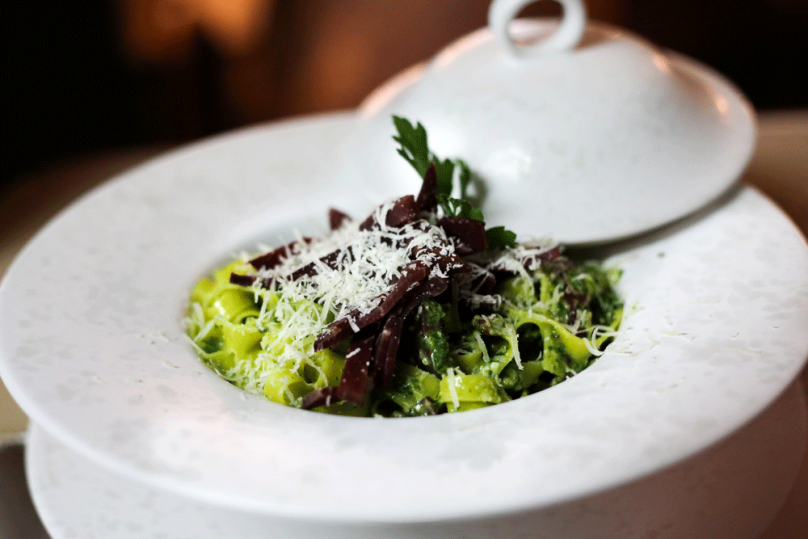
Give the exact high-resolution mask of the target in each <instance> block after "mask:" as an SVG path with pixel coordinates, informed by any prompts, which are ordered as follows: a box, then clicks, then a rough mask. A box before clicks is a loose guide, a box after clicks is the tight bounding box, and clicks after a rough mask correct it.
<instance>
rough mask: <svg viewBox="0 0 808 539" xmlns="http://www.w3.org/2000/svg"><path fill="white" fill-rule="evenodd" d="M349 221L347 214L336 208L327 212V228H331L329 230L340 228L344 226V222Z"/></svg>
mask: <svg viewBox="0 0 808 539" xmlns="http://www.w3.org/2000/svg"><path fill="white" fill-rule="evenodd" d="M350 220H351V218H350V217H349V216H348V214H347V213H343V212H341V211H339V210H338V209H336V208H331V209H330V210H328V226H329V227H330V228H331V230H337V229H339V228H342V225H344V224H345V222H346V221H350Z"/></svg>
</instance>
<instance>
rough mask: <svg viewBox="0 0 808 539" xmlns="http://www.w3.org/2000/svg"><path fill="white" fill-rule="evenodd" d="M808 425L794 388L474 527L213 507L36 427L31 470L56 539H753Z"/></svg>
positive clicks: (796, 458)
mask: <svg viewBox="0 0 808 539" xmlns="http://www.w3.org/2000/svg"><path fill="white" fill-rule="evenodd" d="M806 423H807V422H806V411H805V396H804V392H803V390H802V385H801V384H800V383H799V381H797V382H795V383H793V384H792V385H791V387H790V388H789V389H787V390H786V391H785V393H783V394H782V395H781V396H780V397H779V398H778V399H777V400H776V401H775V402H774V403H773V404H772V405H771V406H769V407H768V408H767V409H766V410H765V411H764V412H763V413H761V414H760V415H758V416H757V417H755V419H753V420H752V421H751V422H750V423H749V424H747V425H746V426H745V427H743V428H741V429H740V430H738V431H737V432H735V433H734V434H732V435H731V436H729V437H727V438H726V439H724V440H722V441H721V442H720V443H718V444H715V445H714V446H711V447H710V448H708V449H707V450H705V451H702V452H700V453H699V454H698V455H696V456H694V457H691V458H689V459H686V460H684V461H682V462H680V463H677V464H676V465H674V466H671V467H668V468H666V469H665V470H664V471H662V472H660V473H656V474H651V475H650V476H648V477H646V478H644V479H643V480H641V481H635V482H631V483H629V484H627V485H623V486H620V487H617V488H614V489H611V490H607V491H605V492H598V493H595V494H593V495H590V496H584V497H582V498H577V499H575V500H573V501H572V502H570V503H566V504H562V505H560V506H550V507H546V506H545V507H540V508H537V510H536V511H530V512H526V513H516V514H508V515H502V516H501V517H499V518H487V519H485V520H484V521H481V520H473V521H471V522H469V521H464V520H460V521H453V522H409V523H407V522H403V523H402V522H388V523H375V524H370V523H362V524H361V525H358V526H357V525H354V526H340V525H335V524H333V523H330V522H313V521H303V522H300V521H297V522H296V521H295V520H294V519H275V518H271V517H268V516H267V515H262V514H258V513H250V512H246V511H238V510H235V509H232V508H222V507H216V506H214V505H210V504H205V503H202V502H199V501H197V500H189V499H187V498H183V497H181V496H177V495H176V494H173V493H171V492H166V491H162V490H159V489H155V488H153V487H151V486H149V485H145V484H142V483H140V482H138V481H133V480H131V479H129V478H126V477H122V476H120V475H118V474H116V473H114V472H113V471H111V470H107V469H104V468H103V467H102V466H100V465H98V464H97V463H95V462H93V461H91V460H88V459H87V458H86V457H85V456H83V455H80V454H77V453H76V452H75V451H73V450H71V449H70V448H68V447H65V446H64V445H63V444H61V443H60V442H59V441H57V440H55V439H54V438H53V437H51V436H50V435H48V434H47V433H46V432H45V431H43V430H42V429H40V428H38V427H37V426H36V425H32V426H31V429H30V431H29V433H28V438H27V443H26V452H25V467H26V475H27V478H28V484H29V486H30V490H31V496H32V497H33V500H34V503H35V504H36V508H37V511H38V512H39V515H40V517H41V519H42V521H43V523H44V524H45V526H46V528H47V530H48V533H49V534H50V535H51V537H52V538H53V539H76V538H81V539H145V538H147V537H152V538H154V539H169V538H170V539H222V538H224V537H226V538H227V539H289V538H290V537H292V538H294V539H320V538H322V537H329V538H331V539H380V538H384V539H388V538H389V539H392V538H396V539H399V538H412V537H418V538H433V537H441V538H442V539H491V538H492V537H505V536H507V538H508V539H521V538H525V539H527V538H530V539H561V538H567V537H568V538H571V539H590V538H592V539H594V538H597V539H600V538H603V537H610V538H611V537H655V538H657V539H682V538H683V537H709V538H710V539H725V538H726V539H757V538H758V537H759V536H760V533H761V531H762V530H763V528H764V527H765V526H766V525H767V524H768V523H769V522H770V520H771V519H772V517H773V516H774V515H775V514H776V512H777V511H778V509H779V508H780V507H781V506H782V504H783V500H784V499H785V498H786V496H787V495H788V493H789V491H790V490H791V486H792V485H793V483H794V478H795V476H796V473H797V470H798V469H799V466H800V463H801V462H802V458H803V455H804V454H805V437H806V432H807V431H808V429H807V428H806V427H808V425H807V424H806ZM762 454H765V455H766V457H767V458H765V459H761V458H760V455H762ZM647 507H653V510H652V511H648V510H645V508H647ZM505 530H507V532H505ZM506 534H507V535H506Z"/></svg>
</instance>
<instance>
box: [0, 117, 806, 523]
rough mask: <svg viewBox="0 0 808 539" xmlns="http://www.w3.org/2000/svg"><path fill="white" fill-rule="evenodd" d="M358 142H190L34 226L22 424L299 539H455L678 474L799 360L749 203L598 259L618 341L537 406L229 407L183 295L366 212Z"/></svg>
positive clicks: (244, 401)
mask: <svg viewBox="0 0 808 539" xmlns="http://www.w3.org/2000/svg"><path fill="white" fill-rule="evenodd" d="M355 128H356V119H355V118H354V117H353V116H351V115H336V116H326V117H321V118H314V119H309V120H305V121H295V122H289V123H285V124H278V125H271V126H266V127H261V128H256V129H251V130H246V131H240V132H237V133H233V134H230V135H227V136H224V137H219V138H215V139H212V140H209V141H206V142H203V143H200V144H196V145H193V146H190V147H188V148H185V149H182V150H179V151H177V152H174V153H171V154H169V155H167V156H165V157H162V158H160V159H158V160H155V161H153V162H151V163H148V164H146V165H144V166H141V167H139V168H137V169H134V170H132V171H130V172H128V173H126V174H124V175H122V176H120V177H119V178H117V179H115V180H114V181H111V182H110V183H108V184H106V185H104V186H102V187H101V188H99V189H96V190H95V191H93V192H92V193H90V194H89V195H88V196H86V197H84V198H83V199H81V200H80V201H79V202H78V203H76V204H74V205H73V206H72V207H70V208H69V209H68V210H66V211H65V212H63V213H62V214H60V215H59V216H58V217H57V218H56V219H54V220H53V221H52V222H51V223H50V224H49V225H48V226H46V227H45V228H44V229H43V230H42V231H40V232H39V234H38V235H37V236H36V237H35V238H34V240H33V241H32V242H31V243H30V244H29V245H28V246H26V248H25V249H24V250H23V251H22V252H21V254H20V255H19V256H18V258H17V259H16V260H15V262H14V263H13V265H12V266H11V268H10V269H9V271H8V273H7V275H6V277H5V279H4V281H3V283H2V286H0V375H2V377H3V380H4V382H5V383H6V385H7V387H8V389H9V391H10V392H11V394H12V396H13V397H14V398H15V399H16V400H17V402H18V403H19V404H20V405H21V406H22V408H23V409H24V410H25V412H26V413H27V414H28V415H29V416H30V417H31V419H32V421H33V422H34V423H36V424H37V425H39V426H40V427H41V428H42V429H44V430H45V431H46V432H47V433H48V434H49V436H52V437H54V438H55V439H56V440H58V441H59V443H61V444H64V445H65V446H67V447H69V448H71V449H72V450H73V451H76V452H77V453H78V454H80V455H83V456H84V458H86V459H89V460H91V461H93V462H95V463H97V464H98V465H100V466H103V467H106V468H107V469H109V470H111V471H113V472H114V473H116V474H121V475H123V476H126V477H129V478H131V479H134V480H135V481H137V482H141V483H143V484H145V485H149V486H150V488H155V489H158V490H160V491H165V492H170V493H173V494H174V495H177V496H180V497H183V498H186V499H190V500H197V501H199V502H202V503H205V504H212V505H215V506H217V507H221V508H225V509H227V508H229V509H232V510H237V511H246V512H248V513H251V514H254V515H261V516H262V518H265V519H268V520H269V521H273V519H274V521H277V522H286V523H288V522H293V523H296V524H295V525H296V526H298V528H296V529H298V531H300V533H301V535H299V536H300V537H303V536H304V535H303V533H304V532H303V530H305V529H306V526H307V525H308V526H311V525H313V523H323V522H328V523H330V525H333V526H334V529H339V530H342V531H345V530H347V529H350V530H354V531H356V530H361V529H365V530H366V532H362V533H370V532H368V531H367V530H372V529H373V525H374V523H376V524H378V525H386V524H389V523H403V522H410V523H412V522H421V523H428V522H432V523H435V526H438V527H439V526H440V523H445V522H448V521H452V522H455V523H458V522H465V523H466V525H465V528H463V530H464V531H463V532H462V533H461V532H458V533H461V535H462V534H465V535H466V536H468V537H471V536H474V534H475V533H478V534H479V533H482V532H475V531H474V530H475V529H480V530H481V529H483V528H479V526H477V524H475V523H479V522H481V519H482V520H490V519H497V518H499V517H500V516H502V515H506V514H513V513H514V512H519V511H535V510H537V508H547V507H549V506H553V505H558V504H561V505H563V504H565V503H568V502H570V501H571V500H575V499H580V498H581V497H583V496H586V495H590V494H592V493H595V492H601V491H604V490H607V489H611V488H614V487H616V486H618V485H621V484H625V483H626V482H629V481H631V480H634V479H637V478H640V477H643V476H647V475H648V474H652V473H655V472H658V471H659V470H661V469H662V468H664V467H666V466H669V465H671V464H674V463H677V462H681V461H682V460H683V459H685V458H687V457H688V456H691V455H693V454H694V453H696V452H698V451H701V450H703V449H705V448H707V447H708V446H710V445H711V444H713V443H715V442H716V441H718V440H720V439H722V438H724V437H725V436H727V435H728V434H729V433H731V432H733V431H735V430H736V429H738V428H739V427H741V426H742V425H744V424H745V423H747V422H748V421H749V420H750V419H752V418H753V417H755V416H756V415H757V414H758V413H760V412H761V411H762V410H764V409H765V408H766V407H767V406H768V405H769V404H770V403H772V402H773V401H774V400H775V398H776V397H777V396H778V395H779V394H780V393H781V392H783V391H784V390H785V388H786V387H787V386H788V385H789V384H790V383H791V381H792V380H793V379H794V377H795V375H796V374H797V373H798V372H799V370H800V368H801V366H802V365H803V363H804V361H805V358H806V356H808V335H806V333H805V328H806V327H808V249H806V246H805V242H804V240H803V239H802V237H801V236H800V234H799V233H798V232H797V230H796V229H795V228H794V226H793V225H792V224H791V223H790V221H789V220H788V219H787V218H786V217H785V216H784V215H783V214H782V213H781V212H780V210H778V209H777V208H776V207H775V206H774V205H773V204H771V203H770V202H769V201H768V200H767V199H766V198H765V197H763V196H762V195H760V194H759V193H758V192H756V191H754V190H752V189H749V188H741V189H739V190H737V191H736V192H734V193H732V194H731V195H730V196H727V197H726V198H725V199H723V200H722V201H721V202H720V204H716V205H715V206H714V207H712V208H710V209H709V210H706V211H704V212H702V213H701V214H699V215H697V216H694V217H693V218H691V219H690V220H688V221H687V222H683V223H680V225H679V226H678V227H676V228H675V229H670V230H666V231H664V232H660V233H659V234H657V235H655V236H651V237H645V238H643V239H642V240H641V241H637V242H636V243H633V244H623V245H619V246H615V247H614V251H613V254H612V255H611V256H610V257H609V259H608V260H607V263H608V264H613V265H619V266H620V267H622V268H623V270H624V277H623V280H622V282H621V286H620V289H621V292H622V293H623V294H624V297H625V300H626V304H627V313H626V316H625V321H624V324H623V327H622V328H621V331H620V334H619V336H618V337H617V339H616V341H615V342H614V343H613V344H612V345H611V346H610V347H609V348H608V350H607V352H606V353H605V354H604V355H603V356H602V357H601V358H600V359H599V360H598V361H597V362H596V363H595V364H594V365H593V366H592V367H591V368H589V369H588V370H586V371H585V372H584V373H582V374H581V375H579V376H576V377H575V378H573V379H571V380H569V381H566V382H564V383H563V384H560V385H559V386H557V387H554V388H552V389H550V390H547V391H545V392H542V393H539V394H537V395H533V396H531V397H527V398H523V399H520V400H517V401H514V402H510V403H506V404H502V405H498V406H495V407H491V408H488V409H483V410H478V411H474V412H469V413H462V414H453V415H443V416H438V417H431V418H415V419H402V420H374V419H357V418H346V417H334V416H327V415H320V414H315V413H311V412H306V411H302V410H297V409H291V408H286V407H283V406H279V405H276V404H273V403H271V402H269V401H266V400H265V399H263V398H258V397H254V396H251V395H247V394H245V393H243V392H242V391H240V390H238V389H237V388H235V387H234V386H231V385H229V384H228V383H226V382H225V381H223V380H222V379H221V378H219V377H218V376H217V375H215V374H214V373H213V372H211V371H210V370H208V369H207V368H206V367H204V366H203V365H202V364H201V363H200V361H199V360H198V358H197V357H196V356H195V354H194V352H193V351H192V350H191V348H190V346H189V345H188V343H187V342H186V341H185V338H184V335H183V330H182V327H181V323H180V320H181V318H182V315H183V310H184V308H185V305H186V301H187V297H188V291H189V289H190V287H191V285H192V284H193V283H194V282H195V281H196V280H197V279H198V278H199V277H200V276H201V275H203V274H204V273H206V272H207V271H208V270H210V269H211V268H213V267H215V266H216V265H217V264H219V263H220V262H222V261H223V260H224V259H225V258H226V257H227V256H228V254H229V253H231V252H233V251H236V250H238V249H241V248H243V247H246V246H251V245H254V244H255V243H256V242H257V241H259V240H262V241H264V242H269V243H274V242H276V241H280V240H276V238H278V236H279V235H281V234H285V235H286V238H289V237H290V236H291V234H290V232H289V231H290V229H291V228H292V227H294V226H298V227H301V228H302V229H308V230H311V229H312V228H314V226H313V225H312V224H311V222H312V220H313V221H316V222H317V223H325V211H326V209H327V208H328V206H329V205H335V206H337V207H341V208H343V209H345V210H347V211H349V212H351V213H353V214H355V215H361V214H362V213H363V212H366V211H368V210H370V209H371V208H372V207H373V205H374V202H370V201H367V200H363V199H361V198H355V197H354V194H355V193H357V192H358V191H361V189H362V187H361V184H360V183H358V182H357V183H351V184H345V183H335V182H334V179H333V168H332V164H333V162H334V161H335V160H336V159H338V157H339V155H340V152H341V148H340V144H339V141H340V140H342V139H343V138H344V137H345V135H346V133H350V132H351V130H352V129H355ZM376 202H378V201H376ZM528 524H530V523H529V522H528ZM284 525H286V524H284ZM363 526H364V528H363ZM357 533H360V532H357ZM357 536H358V535H357Z"/></svg>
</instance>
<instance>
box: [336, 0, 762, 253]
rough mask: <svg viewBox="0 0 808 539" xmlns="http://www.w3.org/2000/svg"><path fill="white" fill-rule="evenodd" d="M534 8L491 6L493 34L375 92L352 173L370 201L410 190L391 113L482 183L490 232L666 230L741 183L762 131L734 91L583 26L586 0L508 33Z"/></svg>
mask: <svg viewBox="0 0 808 539" xmlns="http://www.w3.org/2000/svg"><path fill="white" fill-rule="evenodd" d="M529 3H531V2H529V1H526V0H495V1H494V2H493V3H492V5H491V9H490V12H489V26H488V28H484V29H481V30H478V31H476V32H474V33H472V34H470V35H468V36H466V37H463V38H461V39H460V40H458V41H456V42H454V43H453V44H451V45H449V46H448V47H447V48H446V49H444V50H443V51H442V52H440V53H439V54H438V55H437V56H436V57H435V58H434V59H433V60H432V61H431V62H429V64H428V65H426V66H416V67H414V68H412V69H410V70H408V71H406V72H404V73H403V74H401V75H399V76H397V77H395V78H394V79H392V80H391V81H390V82H388V83H387V84H385V85H384V86H383V87H381V88H380V89H378V90H377V91H375V92H374V93H373V94H371V96H369V97H368V98H367V99H366V100H365V102H364V103H363V105H362V106H361V107H360V117H361V118H362V120H361V121H362V122H363V125H362V126H361V127H360V129H359V130H358V132H359V134H358V135H357V136H356V137H355V138H354V139H353V140H352V141H351V142H350V144H349V148H348V149H347V151H346V155H347V156H348V157H347V159H348V160H349V162H348V166H347V167H346V170H347V173H349V174H358V175H359V176H360V177H364V178H367V179H368V183H369V187H370V188H371V189H373V191H374V193H373V195H372V196H374V197H375V196H385V197H392V196H400V195H402V194H406V193H411V192H413V191H417V187H418V185H419V183H420V179H419V178H418V176H417V175H416V174H415V173H414V172H413V171H412V169H410V168H409V166H408V165H407V163H406V162H404V161H403V160H402V159H401V158H400V157H399V156H398V155H397V154H396V151H395V147H396V145H395V143H394V142H393V141H392V139H391V137H392V135H393V133H394V128H393V123H392V121H391V116H392V115H394V114H395V115H399V116H404V117H406V118H408V119H410V120H412V121H413V122H415V121H418V122H421V123H422V124H423V125H424V126H425V127H426V129H427V133H428V136H429V144H430V146H431V148H432V150H433V151H434V152H435V153H436V154H437V155H438V156H440V157H442V158H445V157H459V158H462V159H464V160H465V161H466V162H468V163H469V165H470V166H471V168H472V170H473V171H474V172H475V173H476V174H477V175H478V176H479V177H480V178H481V179H482V184H481V189H480V192H479V193H478V195H482V196H483V199H484V201H483V204H482V207H483V210H484V213H485V215H486V221H487V223H488V224H489V225H506V226H508V227H509V228H511V229H513V230H515V231H516V232H517V233H519V234H520V238H526V237H542V236H547V235H549V236H552V237H553V238H554V239H556V240H558V241H561V242H563V243H567V244H590V243H601V242H606V241H610V240H615V239H619V238H622V237H626V236H630V235H633V234H637V233H640V232H643V231H646V230H649V229H652V228H655V227H658V226H660V225H664V224H666V223H668V222H670V221H673V220H675V219H677V218H680V217H682V216H684V215H687V214H689V213H691V212H693V211H694V210H696V209H698V208H700V207H702V206H704V205H706V204H707V203H709V202H710V201H712V200H714V199H715V198H716V197H718V196H719V195H720V194H721V193H723V192H724V191H725V190H726V189H727V188H728V187H729V186H731V185H732V184H733V183H734V182H735V181H736V180H737V178H738V176H739V174H740V173H741V172H742V170H743V169H744V167H745V166H746V163H747V161H748V159H749V158H750V156H751V153H752V150H753V148H754V140H755V122H754V113H753V111H752V109H751V106H750V105H749V104H748V103H747V101H746V100H745V98H744V97H743V95H741V94H740V93H739V92H738V91H737V90H736V89H735V88H734V87H733V86H732V85H731V84H730V83H729V82H727V81H726V80H725V79H724V78H723V77H721V76H720V75H718V74H717V73H715V72H713V71H712V70H710V69H709V68H707V67H705V66H703V65H701V64H698V63H696V62H695V61H693V60H691V59H688V58H686V57H683V56H681V55H678V54H675V53H665V52H663V51H661V50H659V49H657V48H656V47H654V46H653V45H652V44H650V43H648V42H647V41H645V40H644V39H642V38H640V37H638V36H636V35H634V34H631V33H629V32H627V31H625V30H622V29H619V28H615V27H611V26H607V25H604V24H600V23H593V22H589V23H587V22H586V21H585V18H586V17H585V10H584V7H583V4H582V3H581V2H580V0H564V1H563V2H560V3H561V4H562V6H563V8H564V16H563V17H562V18H561V19H560V20H522V19H519V20H514V21H512V19H513V17H514V16H515V15H516V13H518V11H519V10H520V9H521V8H522V7H524V6H525V5H527V4H529ZM380 179H384V181H380Z"/></svg>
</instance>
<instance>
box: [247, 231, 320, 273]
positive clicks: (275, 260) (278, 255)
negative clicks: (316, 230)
mask: <svg viewBox="0 0 808 539" xmlns="http://www.w3.org/2000/svg"><path fill="white" fill-rule="evenodd" d="M303 242H305V243H311V238H303ZM299 243H300V242H299V241H297V240H295V241H293V242H291V243H287V244H286V245H282V246H280V247H278V248H277V249H274V250H272V251H270V252H268V253H267V254H265V255H261V256H257V257H255V258H253V259H252V260H250V264H251V265H252V267H254V268H255V269H272V268H275V267H277V266H278V265H279V264H280V263H281V262H283V260H284V259H286V258H288V257H289V256H290V255H291V253H292V250H293V249H294V248H295V247H296V246H297V245H298V244H299Z"/></svg>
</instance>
